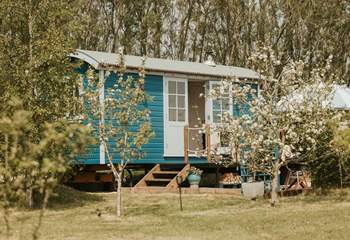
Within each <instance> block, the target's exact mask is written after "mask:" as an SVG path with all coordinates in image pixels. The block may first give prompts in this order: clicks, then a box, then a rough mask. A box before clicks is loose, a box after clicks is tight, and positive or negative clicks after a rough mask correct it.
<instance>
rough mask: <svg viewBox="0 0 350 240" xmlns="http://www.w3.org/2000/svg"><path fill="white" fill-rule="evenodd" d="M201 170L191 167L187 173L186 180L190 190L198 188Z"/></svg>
mask: <svg viewBox="0 0 350 240" xmlns="http://www.w3.org/2000/svg"><path fill="white" fill-rule="evenodd" d="M202 173H203V170H201V169H199V168H196V167H191V168H190V170H189V171H188V175H187V180H188V182H189V183H190V186H191V188H198V185H199V182H200V181H201V175H202Z"/></svg>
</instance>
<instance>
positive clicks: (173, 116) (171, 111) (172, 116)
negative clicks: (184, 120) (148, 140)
mask: <svg viewBox="0 0 350 240" xmlns="http://www.w3.org/2000/svg"><path fill="white" fill-rule="evenodd" d="M169 121H176V109H171V108H170V109H169Z"/></svg>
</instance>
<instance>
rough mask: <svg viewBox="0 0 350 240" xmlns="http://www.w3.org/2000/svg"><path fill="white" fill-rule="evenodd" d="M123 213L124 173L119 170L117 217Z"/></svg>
mask: <svg viewBox="0 0 350 240" xmlns="http://www.w3.org/2000/svg"><path fill="white" fill-rule="evenodd" d="M122 214H123V201H122V173H121V172H119V174H118V179H117V217H121V215H122Z"/></svg>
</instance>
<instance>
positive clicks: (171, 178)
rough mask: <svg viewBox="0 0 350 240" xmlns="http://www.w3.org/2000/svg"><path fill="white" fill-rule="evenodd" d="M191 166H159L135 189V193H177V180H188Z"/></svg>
mask: <svg viewBox="0 0 350 240" xmlns="http://www.w3.org/2000/svg"><path fill="white" fill-rule="evenodd" d="M189 169H190V165H189V164H186V165H174V164H162V165H160V164H157V165H155V166H154V167H153V168H152V169H151V170H150V171H149V172H148V173H147V174H146V175H145V176H144V177H143V178H142V179H141V180H140V181H139V182H138V183H137V184H136V185H135V186H134V187H133V191H134V192H140V191H141V192H142V191H143V192H167V191H170V192H171V191H174V190H175V191H176V189H177V187H178V184H177V181H176V178H177V177H178V176H179V177H181V179H182V181H184V180H185V179H186V176H187V171H188V170H189Z"/></svg>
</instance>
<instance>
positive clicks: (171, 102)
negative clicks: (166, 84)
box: [169, 95, 176, 108]
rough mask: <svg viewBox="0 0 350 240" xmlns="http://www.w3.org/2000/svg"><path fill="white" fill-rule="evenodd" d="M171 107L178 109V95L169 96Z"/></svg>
mask: <svg viewBox="0 0 350 240" xmlns="http://www.w3.org/2000/svg"><path fill="white" fill-rule="evenodd" d="M169 107H173V108H176V95H169Z"/></svg>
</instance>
